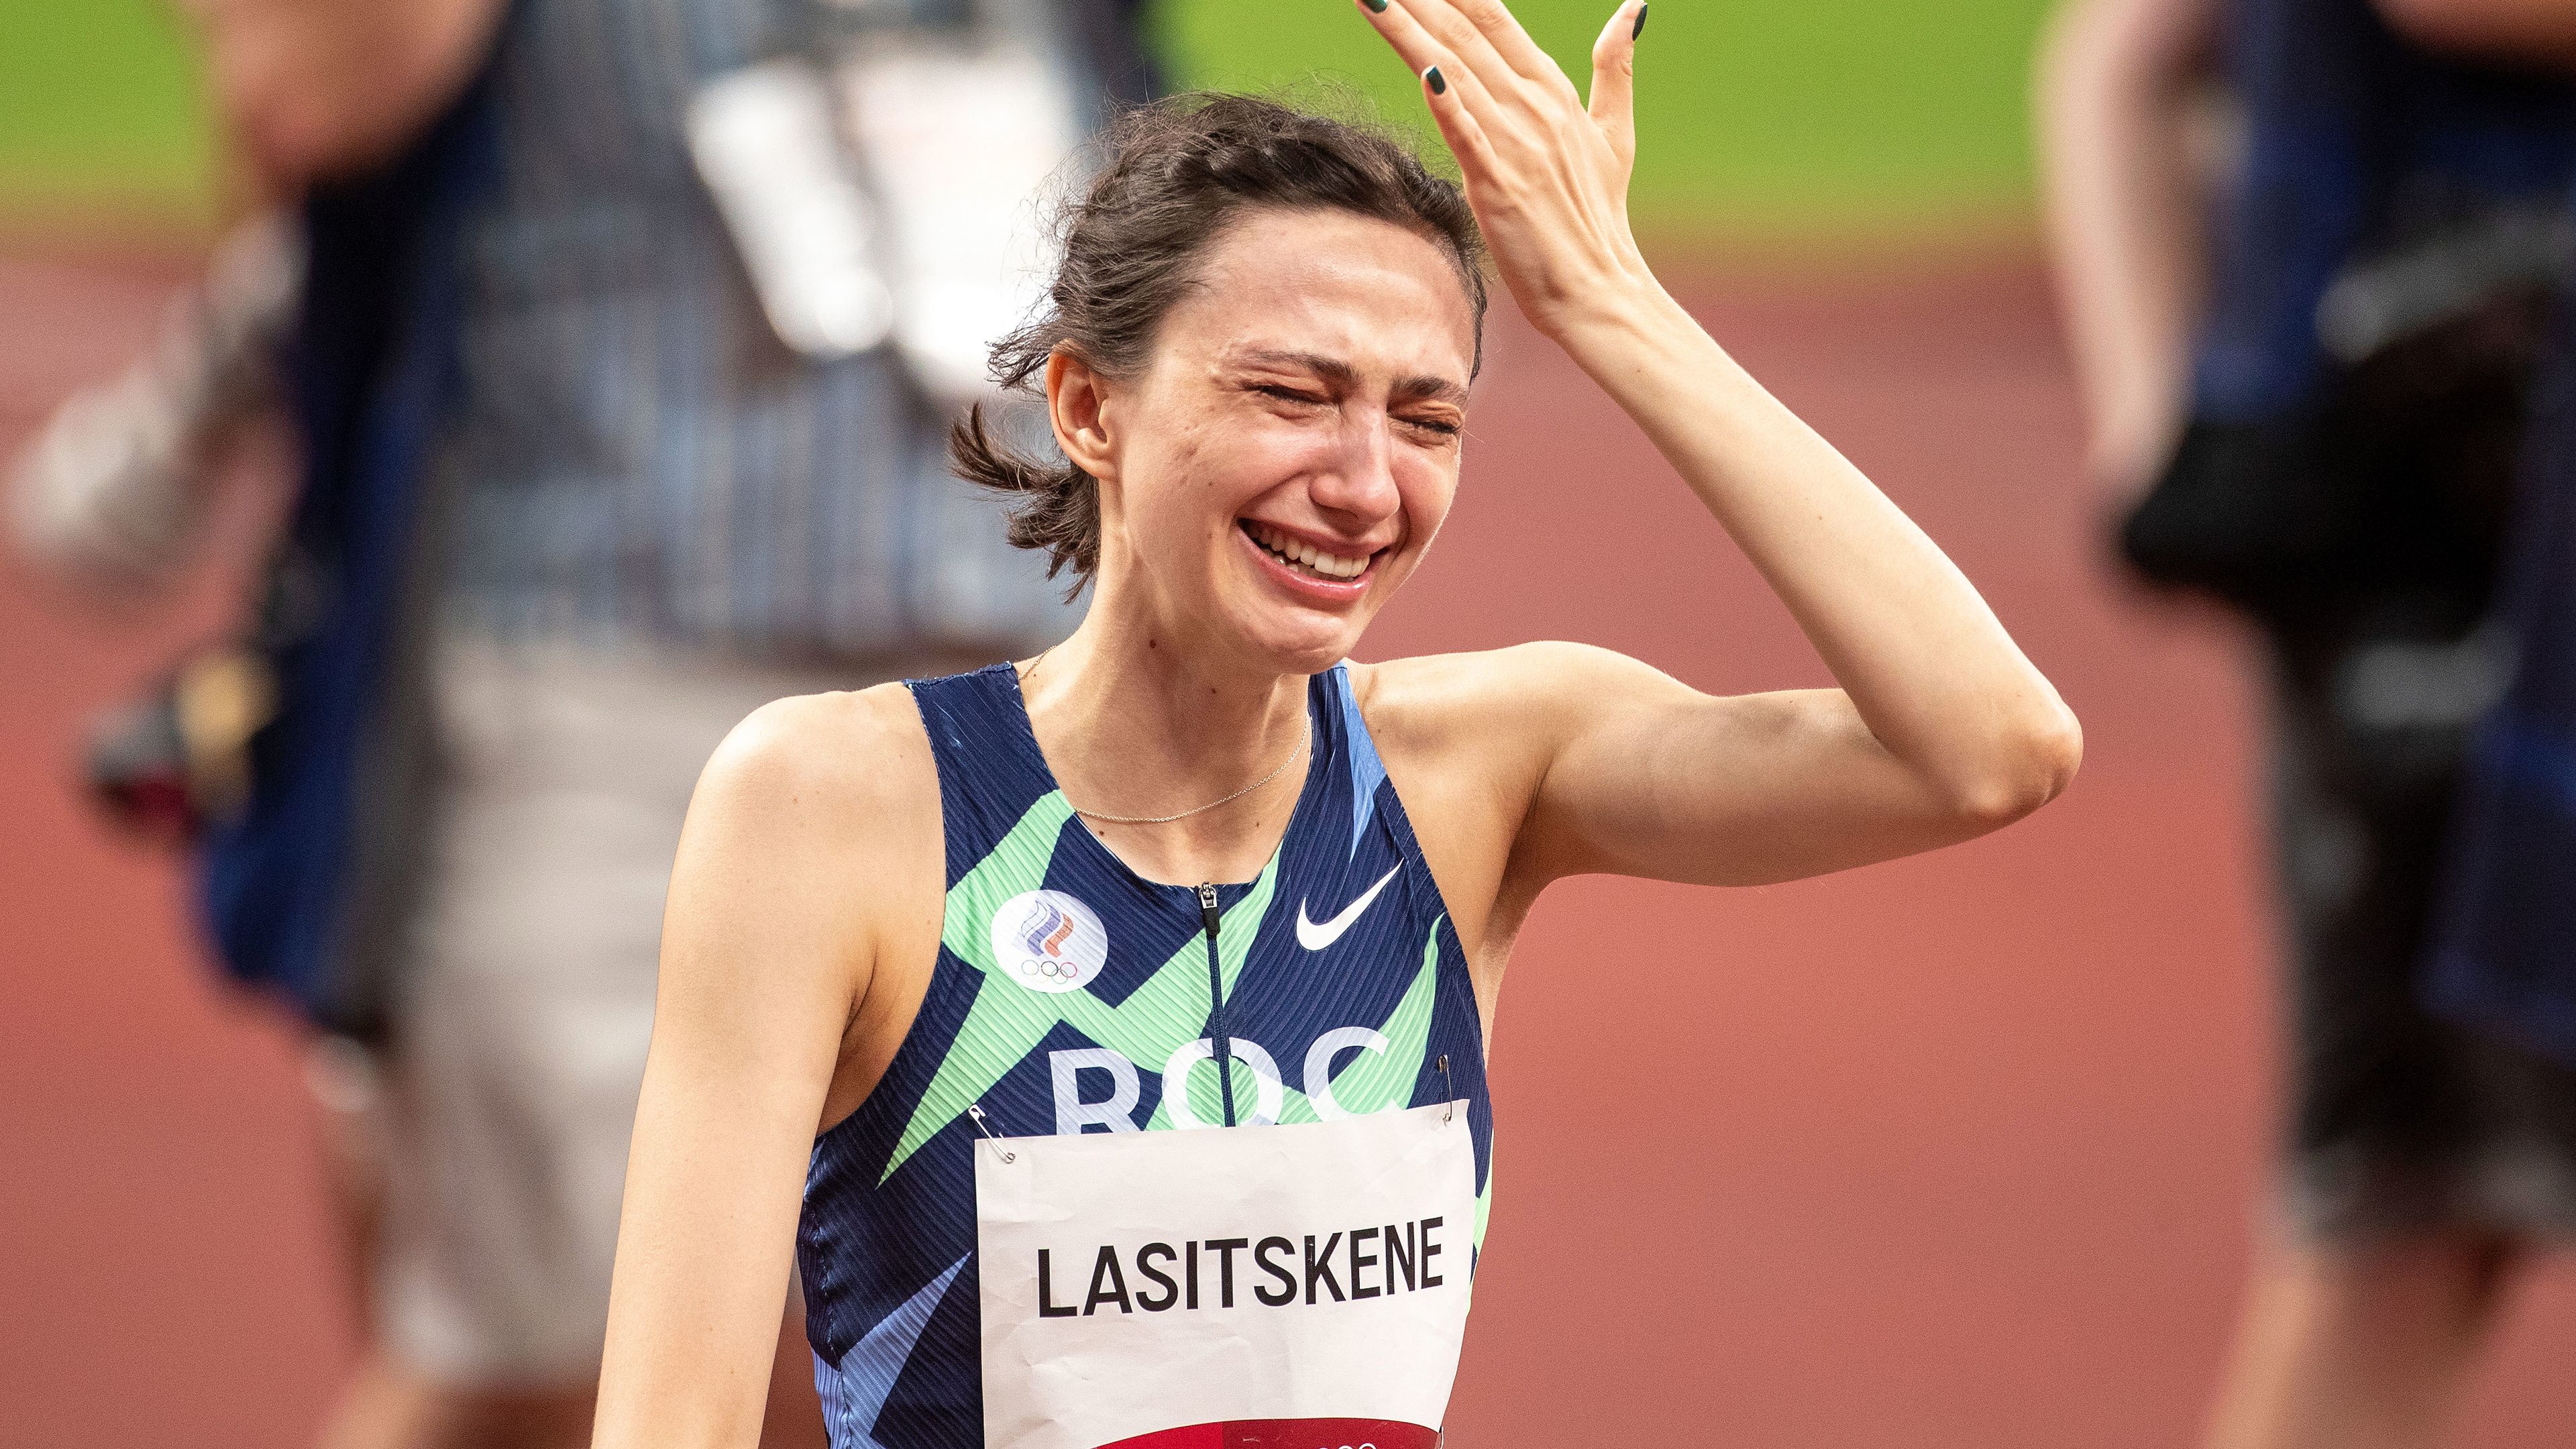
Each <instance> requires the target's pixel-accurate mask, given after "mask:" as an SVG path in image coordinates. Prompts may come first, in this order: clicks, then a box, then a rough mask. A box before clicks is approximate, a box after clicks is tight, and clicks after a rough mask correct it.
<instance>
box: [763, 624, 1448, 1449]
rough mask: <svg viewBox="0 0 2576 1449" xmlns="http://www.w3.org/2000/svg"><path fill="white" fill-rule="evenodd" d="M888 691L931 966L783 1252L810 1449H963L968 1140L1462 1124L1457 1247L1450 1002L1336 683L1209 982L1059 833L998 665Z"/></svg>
mask: <svg viewBox="0 0 2576 1449" xmlns="http://www.w3.org/2000/svg"><path fill="white" fill-rule="evenodd" d="M911 689H912V692H913V698H914V701H915V703H916V704H918V705H919V707H920V709H921V717H922V722H923V724H924V725H925V726H926V727H927V728H928V730H929V733H930V745H931V750H932V752H933V754H934V755H936V757H937V759H938V765H939V796H940V816H941V820H942V823H943V829H944V832H945V836H946V848H947V857H948V860H947V877H946V880H947V898H946V902H945V907H944V914H943V918H942V922H941V930H940V947H939V961H938V965H937V967H936V968H935V969H934V971H933V973H932V976H931V981H930V990H929V994H928V995H927V996H926V997H925V998H924V999H923V1001H922V1004H921V1012H920V1015H919V1016H918V1017H917V1018H916V1019H915V1020H914V1022H913V1026H912V1030H911V1032H910V1033H909V1034H908V1035H907V1036H906V1037H905V1038H904V1042H903V1045H902V1046H901V1047H900V1048H898V1049H897V1051H896V1053H895V1058H894V1061H893V1063H892V1065H890V1066H889V1067H888V1068H887V1069H886V1074H885V1077H884V1079H883V1080H882V1081H881V1082H879V1083H878V1085H877V1088H876V1090H875V1091H874V1092H872V1093H870V1094H869V1096H868V1099H867V1101H866V1102H864V1103H862V1104H861V1105H860V1107H859V1109H858V1110H857V1111H855V1112H853V1113H851V1114H850V1116H849V1118H848V1119H847V1120H845V1121H843V1122H841V1123H840V1124H838V1125H837V1126H835V1127H833V1128H832V1129H831V1130H830V1131H828V1132H826V1133H824V1134H823V1135H822V1136H821V1137H820V1138H819V1139H817V1141H816V1142H815V1144H814V1156H813V1163H812V1166H811V1168H810V1170H809V1171H808V1173H807V1176H806V1184H805V1211H804V1217H803V1221H802V1223H801V1224H800V1226H799V1229H798V1234H797V1266H798V1269H799V1271H800V1273H801V1274H802V1276H803V1279H804V1284H805V1303H806V1332H807V1337H808V1338H809V1339H810V1340H811V1341H812V1344H813V1348H814V1355H815V1375H816V1382H817V1384H818V1385H819V1386H820V1387H821V1389H822V1397H823V1410H824V1418H825V1422H826V1423H827V1425H828V1426H829V1428H830V1431H831V1438H832V1444H833V1449H869V1446H881V1449H981V1446H982V1445H983V1443H984V1427H983V1384H982V1367H981V1358H980V1348H979V1338H978V1333H977V1282H976V1266H975V1171H974V1161H973V1151H972V1146H971V1144H972V1142H973V1140H974V1137H975V1134H976V1133H977V1132H978V1131H990V1132H992V1133H994V1134H996V1135H999V1136H1005V1137H1017V1136H1036V1135H1042V1134H1048V1133H1080V1132H1109V1131H1161V1130H1168V1129H1170V1128H1172V1127H1173V1126H1175V1125H1183V1126H1198V1125H1205V1126H1241V1127H1258V1126H1260V1125H1264V1124H1266V1123H1267V1122H1270V1121H1274V1120H1275V1121H1277V1122H1281V1123H1292V1122H1313V1121H1317V1120H1320V1119H1322V1118H1325V1117H1330V1116H1336V1115H1341V1114H1355V1113H1364V1112H1375V1111H1382V1110H1388V1109H1398V1108H1405V1107H1414V1106H1425V1105H1429V1104H1431V1103H1435V1102H1441V1101H1454V1100H1458V1099H1461V1098H1463V1099H1465V1100H1466V1102H1467V1103H1468V1122H1469V1124H1470V1126H1471V1128H1472V1129H1473V1136H1474V1140H1475V1147H1476V1190H1477V1197H1476V1234H1475V1241H1476V1242H1477V1243H1479V1244H1481V1243H1482V1242H1483V1240H1484V1229H1485V1221H1486V1215H1487V1212H1488V1209H1489V1206H1490V1204H1491V1202H1492V1182H1493V1153H1492V1142H1493V1138H1492V1133H1493V1113H1492V1108H1491V1105H1490V1103H1489V1102H1488V1100H1487V1097H1486V1093H1485V1055H1484V1038H1483V1032H1482V1026H1481V1023H1480V1021H1479V1018H1478V1013H1477V1008H1476V996H1475V990H1474V987H1473V985H1472V983H1471V982H1470V980H1469V978H1468V974H1467V961H1466V955H1465V952H1464V951H1463V950H1462V948H1461V947H1460V945H1459V941H1458V933H1457V930H1456V928H1455V927H1454V926H1453V925H1452V923H1451V922H1450V920H1449V915H1448V912H1447V910H1446V908H1445V907H1444V906H1443V905H1442V903H1441V899H1440V892H1439V889H1438V887H1437V886H1435V885H1434V884H1433V883H1432V879H1431V872H1430V871H1429V870H1428V869H1427V868H1426V867H1425V866H1424V864H1423V859H1422V850H1421V847H1420V846H1419V845H1418V844H1417V843H1416V842H1415V840H1414V837H1413V827H1412V825H1411V823H1410V822H1409V821H1408V820H1407V819H1406V818H1405V814H1404V806H1403V804H1402V802H1400V801H1399V800H1397V799H1396V794H1395V787H1394V786H1393V785H1392V784H1391V783H1389V782H1388V780H1387V778H1386V770H1385V767H1384V766H1383V765H1381V764H1380V763H1379V761H1378V756H1377V749H1376V747H1375V746H1374V745H1373V744H1371V743H1370V741H1369V735H1368V727H1367V725H1366V724H1365V723H1364V722H1363V721H1362V720H1361V718H1360V711H1359V706H1358V704H1357V702H1356V701H1355V700H1354V699H1353V698H1352V695H1351V685H1350V676H1349V673H1348V671H1347V670H1346V669H1344V668H1342V667H1339V666H1336V667H1335V668H1333V669H1331V670H1329V671H1327V672H1325V673H1323V674H1319V675H1316V676H1314V677H1313V678H1312V679H1311V680H1310V681H1309V682H1308V685H1307V705H1306V707H1307V712H1308V715H1309V718H1310V722H1311V724H1312V726H1313V730H1314V751H1313V755H1312V762H1311V764H1310V765H1309V766H1308V770H1307V775H1306V785H1305V789H1304V790H1303V791H1302V792H1301V793H1300V794H1299V796H1298V799H1297V805H1296V809H1295V812H1294V813H1293V814H1292V815H1291V816H1290V817H1289V822H1288V830H1287V833H1286V835H1285V836H1284V837H1283V838H1282V839H1281V841H1280V844H1279V849H1278V852H1277V853H1276V854H1275V855H1273V856H1272V857H1271V860H1270V863H1269V864H1268V865H1267V866H1266V867H1264V868H1263V870H1262V872H1261V874H1260V876H1259V878H1257V879H1255V880H1253V881H1251V882H1249V883H1245V884H1235V885H1223V886H1219V887H1217V888H1216V892H1215V895H1216V916H1217V928H1216V951H1215V954H1214V959H1213V961H1212V960H1211V958H1210V953H1209V950H1208V936H1207V932H1206V926H1205V921H1206V917H1205V914H1204V912H1203V908H1202V903H1201V899H1200V895H1199V893H1198V892H1197V891H1195V890H1193V889H1192V888H1190V887H1187V886H1173V885H1162V884H1157V883H1155V882H1152V881H1147V880H1144V879H1142V878H1141V877H1139V876H1137V875H1136V874H1135V873H1134V872H1133V871H1131V870H1129V869H1128V868H1127V867H1126V866H1125V865H1124V864H1123V863H1121V862H1120V861H1119V859H1118V857H1117V856H1116V855H1114V854H1112V853H1111V852H1110V850H1109V849H1108V847H1106V846H1104V845H1102V844H1101V843H1100V841H1099V839H1098V838H1097V837H1095V836H1094V835H1093V834H1092V833H1091V831H1090V828H1089V827H1087V826H1085V825H1084V824H1082V823H1081V821H1080V820H1078V819H1077V818H1076V817H1075V816H1074V814H1073V810H1072V807H1071V806H1069V805H1068V804H1066V802H1065V798H1064V793H1063V792H1062V791H1061V790H1059V789H1058V788H1057V787H1056V783H1055V779H1054V777H1053V776H1052V775H1051V774H1049V773H1048V770H1047V766H1046V761H1045V759H1044V757H1043V756H1042V755H1041V754H1040V753H1039V750H1038V744H1037V738H1036V736H1034V735H1033V734H1031V733H1030V730H1029V719H1028V713H1027V710H1026V708H1025V707H1024V705H1023V702H1022V700H1021V696H1020V687H1019V680H1018V676H1017V675H1016V674H1015V673H1014V671H1013V670H1012V668H1011V666H1009V665H1007V664H998V665H995V666H993V667H992V668H990V669H983V670H978V671H976V672H975V673H972V674H961V675H955V676H952V677H950V678H946V679H933V680H922V681H915V682H914V683H913V684H912V685H911ZM859 888H861V889H864V888H865V884H864V883H860V885H859ZM1220 1052H1222V1053H1223V1057H1224V1065H1223V1067H1222V1069H1221V1067H1220V1061H1219V1060H1218V1054H1219V1053H1220ZM1167 1083H1170V1084H1172V1086H1173V1087H1176V1088H1177V1089H1178V1095H1179V1096H1180V1098H1181V1100H1178V1101H1174V1100H1170V1098H1171V1096H1172V1095H1173V1094H1172V1092H1171V1091H1169V1090H1167V1086H1166V1084H1167ZM1229 1087H1230V1089H1231V1090H1230V1093H1229V1091H1228V1088H1229ZM1229 1097H1230V1100H1229ZM1176 1117H1177V1118H1178V1119H1179V1121H1178V1122H1177V1123H1176V1121H1175V1119H1176Z"/></svg>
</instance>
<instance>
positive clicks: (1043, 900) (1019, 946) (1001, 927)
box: [993, 891, 1109, 993]
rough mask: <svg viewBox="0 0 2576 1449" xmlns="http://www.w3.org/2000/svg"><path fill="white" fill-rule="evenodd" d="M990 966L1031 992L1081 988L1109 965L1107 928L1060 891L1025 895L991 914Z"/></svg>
mask: <svg viewBox="0 0 2576 1449" xmlns="http://www.w3.org/2000/svg"><path fill="white" fill-rule="evenodd" d="M993 964H994V965H995V966H997V967H999V968H1000V970H1001V972H1002V974H1003V975H1005V976H1008V977H1010V978H1011V979H1012V980H1013V981H1016V982H1018V983H1020V984H1021V985H1022V986H1025V987H1027V988H1028V989H1030V990H1031V991H1045V992H1051V993H1052V992H1064V991H1075V990H1079V989H1080V988H1082V987H1085V986H1088V985H1090V984H1091V983H1092V981H1093V980H1094V979H1095V978H1096V977H1098V976H1099V975H1100V969H1101V968H1102V967H1103V966H1106V965H1108V964H1109V928H1108V927H1106V926H1104V925H1102V924H1100V917H1098V916H1097V915H1094V914H1093V913H1092V910H1091V907H1089V906H1086V905H1084V904H1083V903H1082V902H1080V901H1078V900H1076V899H1074V898H1073V897H1072V896H1069V895H1066V894H1065V893H1064V892H1062V891H1025V892H1022V893H1021V894H1019V895H1016V896H1013V897H1011V898H1010V899H1009V900H1007V901H1004V902H1002V908H1001V909H1000V910H998V911H995V912H994V913H993Z"/></svg>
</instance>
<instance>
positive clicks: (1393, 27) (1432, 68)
mask: <svg viewBox="0 0 2576 1449" xmlns="http://www.w3.org/2000/svg"><path fill="white" fill-rule="evenodd" d="M1410 3H1420V0H1410ZM1410 3H1409V0H1388V3H1387V4H1386V5H1385V8H1383V9H1380V8H1377V6H1376V4H1375V3H1374V0H1360V7H1361V9H1363V10H1365V11H1366V12H1367V13H1368V17H1369V23H1370V24H1371V25H1373V26H1375V27H1376V28H1377V33H1378V34H1379V35H1381V36H1384V37H1385V38H1386V42H1387V44H1388V45H1390V46H1392V47H1394V49H1395V53H1396V54H1397V55H1398V56H1400V57H1402V58H1403V60H1404V63H1405V65H1406V66H1408V67H1410V68H1411V69H1412V71H1413V74H1414V78H1415V79H1416V80H1417V81H1419V82H1420V83H1421V85H1422V98H1423V100H1424V101H1425V102H1427V103H1428V104H1429V105H1430V107H1431V118H1432V119H1433V120H1434V121H1436V122H1438V123H1439V126H1440V135H1441V138H1442V139H1443V140H1445V141H1447V142H1448V143H1449V151H1450V154H1452V155H1454V156H1456V157H1457V158H1458V164H1459V166H1460V168H1462V169H1463V170H1464V171H1466V172H1467V174H1469V175H1470V176H1474V175H1477V174H1479V173H1485V172H1490V170H1491V164H1490V163H1491V160H1492V154H1493V153H1492V148H1491V147H1490V145H1489V144H1488V143H1487V140H1486V130H1485V125H1484V122H1483V119H1482V118H1483V117H1486V116H1491V115H1493V114H1494V106H1495V100H1494V96H1493V93H1492V92H1491V90H1490V89H1488V87H1487V85H1486V83H1485V78H1484V76H1481V75H1479V74H1478V73H1477V71H1476V68H1475V67H1474V66H1473V65H1471V64H1468V63H1466V62H1465V61H1463V60H1462V59H1461V58H1460V57H1459V55H1458V53H1457V52H1456V51H1454V50H1452V49H1451V48H1450V47H1449V46H1447V45H1444V44H1442V43H1441V41H1440V40H1439V39H1438V38H1437V37H1435V36H1434V35H1433V34H1432V33H1431V32H1430V31H1429V30H1428V29H1426V28H1425V27H1424V26H1423V24H1422V22H1421V20H1420V19H1418V18H1417V17H1416V16H1415V15H1414V13H1413V11H1412V9H1411V8H1410ZM1488 55H1489V56H1490V55H1491V51H1490V48H1489V49H1488ZM1497 64H1499V61H1496V60H1489V61H1488V72H1487V73H1488V74H1490V73H1491V68H1492V67H1493V66H1494V65H1497Z"/></svg>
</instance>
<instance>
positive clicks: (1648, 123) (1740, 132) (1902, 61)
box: [1164, 0, 2048, 233]
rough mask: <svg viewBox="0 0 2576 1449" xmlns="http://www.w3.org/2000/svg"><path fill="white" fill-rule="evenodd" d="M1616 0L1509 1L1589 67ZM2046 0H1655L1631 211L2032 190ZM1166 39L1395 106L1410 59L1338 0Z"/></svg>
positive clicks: (1743, 218) (1408, 108) (1199, 64)
mask: <svg viewBox="0 0 2576 1449" xmlns="http://www.w3.org/2000/svg"><path fill="white" fill-rule="evenodd" d="M1611 9H1612V0H1517V3H1515V4H1514V6H1513V10H1514V13H1516V14H1518V15H1519V16H1520V17H1521V21H1522V23H1523V24H1524V25H1526V26H1527V27H1528V28H1529V31H1530V33H1531V35H1533V36H1534V37H1536V38H1537V40H1538V42H1539V43H1540V44H1541V45H1542V46H1544V47H1546V48H1547V50H1548V51H1549V53H1550V54H1552V55H1554V56H1555V57H1556V58H1557V61H1558V63H1559V64H1561V65H1564V66H1565V67H1566V69H1567V72H1568V74H1571V75H1573V76H1574V77H1575V78H1576V80H1577V82H1578V83H1579V84H1584V85H1586V86H1588V85H1589V77H1590V70H1591V49H1592V42H1593V39H1594V38H1595V37H1596V36H1598V35H1599V34H1600V31H1601V25H1602V22H1603V21H1604V20H1606V19H1607V18H1608V16H1609V14H1610V11H1611ZM2047 9H2048V6H2047V4H2046V0H1655V5H1654V9H1653V12H1652V18H1651V19H1650V21H1649V23H1648V25H1647V27H1646V33H1645V36H1644V37H1643V39H1642V40H1640V42H1639V46H1638V55H1637V70H1638V75H1637V86H1638V102H1637V111H1638V132H1639V154H1638V162H1637V182H1636V187H1637V190H1636V200H1635V207H1636V212H1637V215H1638V217H1639V219H1640V221H1641V223H1645V224H1651V225H1656V226H1660V227H1664V228H1691V227H1697V228H1715V229H1717V230H1719V231H1722V232H1733V233H1744V232H1753V233H1775V232H1782V231H1798V230H1816V229H1823V230H1841V229H1846V228H1850V227H1862V228H1868V229H1877V228H1881V227H1896V226H1906V225H1914V224H1920V223H1923V222H1927V221H1934V220H1940V219H1950V218H1956V217H1959V216H1962V215H1977V214H1990V213H1992V212H1993V211H1995V210H1997V209H1999V208H2012V207H2019V206H2022V205H2026V204H2027V197H2028V194H2029V188H2030V182H2029V175H2030V145H2029V139H2028V128H2027V125H2026V122H2025V119H2024V116H2025V106H2024V96H2025V94H2026V93H2027V83H2026V81H2025V73H2026V71H2027V68H2028V64H2029V55H2030V48H2031V43H2032V39H2033V37H2034V35H2035V34H2036V32H2037V30H2038V27H2039V23H2040V19H2041V17H2042V16H2043V15H2044V14H2045V13H2046V11H2047ZM1164 23H1165V34H1164V49H1165V52H1166V54H1168V55H1170V56H1172V57H1173V59H1174V60H1175V61H1176V63H1177V68H1178V70H1179V72H1180V74H1181V75H1182V76H1183V77H1184V78H1185V79H1187V80H1188V81H1190V82H1191V83H1194V84H1199V85H1208V86H1219V87H1225V88H1229V89H1256V90H1257V89H1265V88H1270V87H1274V86H1278V85H1282V84H1294V83H1296V82H1299V81H1301V80H1304V79H1306V78H1308V77H1313V76H1317V75H1327V76H1342V77H1347V78H1348V79H1350V80H1352V81H1355V82H1357V83H1358V85H1359V86H1360V87H1361V89H1363V90H1364V91H1365V92H1366V93H1367V94H1368V95H1369V96H1370V97H1371V98H1373V99H1374V100H1375V101H1376V102H1377V106H1378V109H1379V113H1380V114H1381V115H1382V116H1384V117H1385V118H1386V119H1388V120H1390V121H1394V122H1397V123H1399V124H1403V125H1408V126H1416V127H1425V126H1427V125H1428V119H1427V117H1426V116H1425V113H1424V111H1423V105H1422V99H1421V96H1420V93H1419V91H1418V90H1417V88H1416V86H1415V83H1414V80H1413V77H1412V76H1411V75H1410V74H1409V73H1408V72H1407V71H1406V70H1405V68H1404V66H1403V64H1402V62H1400V61H1398V60H1397V59H1396V58H1395V56H1394V53H1393V52H1392V51H1389V50H1388V49H1387V48H1386V46H1385V44H1384V43H1383V42H1381V41H1380V40H1379V39H1378V38H1377V36H1376V34H1375V32H1373V31H1372V30H1371V29H1370V28H1369V26H1368V25H1367V23H1366V21H1365V20H1364V19H1363V17H1362V16H1361V15H1360V13H1359V11H1358V9H1357V7H1355V6H1354V5H1352V4H1351V3H1350V0H1180V3H1178V4H1177V5H1171V6H1168V7H1167V13H1166V16H1165V22H1164Z"/></svg>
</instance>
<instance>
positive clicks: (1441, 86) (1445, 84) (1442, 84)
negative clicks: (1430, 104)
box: [1422, 65, 1449, 96]
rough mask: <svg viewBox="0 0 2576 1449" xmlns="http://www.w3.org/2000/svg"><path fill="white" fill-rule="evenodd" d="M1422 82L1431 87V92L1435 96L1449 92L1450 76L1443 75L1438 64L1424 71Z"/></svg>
mask: <svg viewBox="0 0 2576 1449" xmlns="http://www.w3.org/2000/svg"><path fill="white" fill-rule="evenodd" d="M1422 83H1423V84H1424V85H1427V86H1429V87H1431V93H1432V94H1433V95H1435V96H1445V95H1447V94H1449V78H1448V77H1447V76H1444V75H1442V74H1441V73H1440V67H1438V66H1436V65H1435V66H1433V67H1432V68H1431V69H1429V70H1426V71H1424V72H1423V73H1422Z"/></svg>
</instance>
